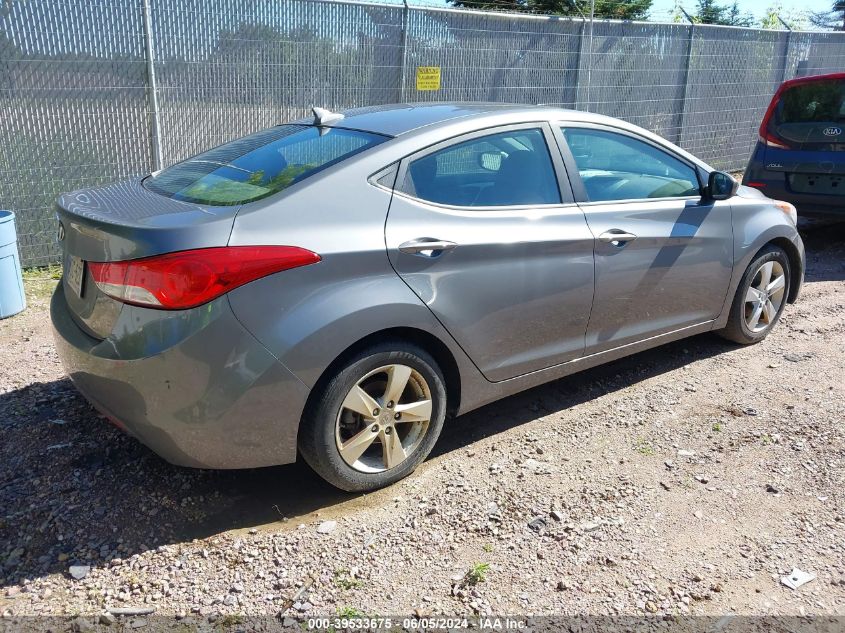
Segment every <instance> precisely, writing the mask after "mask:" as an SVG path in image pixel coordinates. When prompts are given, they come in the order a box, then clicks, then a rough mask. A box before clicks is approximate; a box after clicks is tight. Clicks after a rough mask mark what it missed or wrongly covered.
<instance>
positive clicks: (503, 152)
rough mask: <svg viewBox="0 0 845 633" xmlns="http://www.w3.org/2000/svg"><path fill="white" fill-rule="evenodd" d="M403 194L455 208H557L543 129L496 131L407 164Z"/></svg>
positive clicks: (554, 185) (555, 184)
mask: <svg viewBox="0 0 845 633" xmlns="http://www.w3.org/2000/svg"><path fill="white" fill-rule="evenodd" d="M402 190H403V191H405V192H406V193H409V194H411V195H413V196H415V197H417V198H420V199H422V200H426V201H428V202H435V203H438V204H447V205H451V206H460V207H491V206H518V205H538V204H558V203H560V201H561V200H560V191H559V189H558V185H557V178H556V176H555V170H554V167H553V166H552V159H551V156H550V154H549V148H548V147H547V146H546V140H545V138H544V136H543V132H542V130H539V129H522V130H511V131H508V132H499V133H497V134H490V135H487V136H481V137H476V138H473V139H472V140H469V141H464V142H463V143H456V144H454V145H450V146H449V147H446V148H444V149H441V150H439V151H436V152H432V153H431V154H428V155H426V156H423V157H422V158H418V159H417V160H414V161H412V162H411V163H410V165H409V166H408V171H407V174H406V177H405V183H404V184H403V186H402Z"/></svg>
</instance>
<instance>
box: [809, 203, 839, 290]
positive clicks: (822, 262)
mask: <svg viewBox="0 0 845 633" xmlns="http://www.w3.org/2000/svg"><path fill="white" fill-rule="evenodd" d="M798 230H799V232H800V233H801V239H803V240H804V248H805V250H806V251H807V272H806V278H805V280H806V281H807V282H808V283H812V282H814V281H845V220H836V219H834V220H831V219H815V218H812V219H806V220H805V219H803V218H801V219H800V220H799V223H798Z"/></svg>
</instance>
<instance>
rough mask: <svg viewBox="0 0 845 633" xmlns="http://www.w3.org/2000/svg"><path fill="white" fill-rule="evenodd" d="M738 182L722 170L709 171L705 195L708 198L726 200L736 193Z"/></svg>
mask: <svg viewBox="0 0 845 633" xmlns="http://www.w3.org/2000/svg"><path fill="white" fill-rule="evenodd" d="M737 189H739V183H738V182H737V181H736V180H734V177H733V176H731V175H730V174H727V173H725V172H723V171H714V172H710V177H709V178H708V179H707V189H706V190H705V194H706V197H707V198H708V199H710V200H727V199H728V198H733V197H734V196H735V195H736V190H737Z"/></svg>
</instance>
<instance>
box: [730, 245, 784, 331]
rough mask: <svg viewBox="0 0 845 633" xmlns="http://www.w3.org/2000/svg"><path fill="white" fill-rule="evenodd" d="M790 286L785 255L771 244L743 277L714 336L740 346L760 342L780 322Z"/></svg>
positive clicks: (756, 258)
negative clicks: (724, 323)
mask: <svg viewBox="0 0 845 633" xmlns="http://www.w3.org/2000/svg"><path fill="white" fill-rule="evenodd" d="M791 284H792V273H791V270H790V268H789V258H788V257H787V255H786V253H785V252H784V251H783V249H781V248H778V247H777V246H774V245H771V244H770V245H768V246H766V247H764V248H763V249H762V250H761V251H760V252H759V253H758V254H757V256H756V257H755V258H754V261H752V262H751V264H749V266H748V268H747V269H746V271H745V274H744V275H743V276H742V280H741V281H740V283H739V287H738V288H737V289H736V294H735V295H734V300H733V303H732V304H731V312H730V316H729V318H728V323H727V325H726V326H725V327H724V329H722V330H718V331H717V332H716V333H717V334H718V335H719V336H721V337H723V338H726V339H728V340H730V341H734V342H735V343H740V344H741V345H751V344H753V343H759V342H760V341H762V340H763V339H764V338H766V336H768V335H769V332H771V331H772V328H774V326H775V324H776V323H777V322H778V320H779V319H780V315H781V313H782V312H783V309H784V307H785V306H786V302H787V297H788V296H789V289H790V286H791Z"/></svg>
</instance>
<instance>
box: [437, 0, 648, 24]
mask: <svg viewBox="0 0 845 633" xmlns="http://www.w3.org/2000/svg"><path fill="white" fill-rule="evenodd" d="M450 1H451V3H452V4H453V5H455V6H458V7H466V8H468V9H490V10H496V11H518V12H521V13H542V14H551V15H563V16H571V17H581V16H584V17H589V15H590V0H577V2H576V1H575V0H450ZM595 2H596V7H595V16H596V17H597V18H602V19H608V20H645V19H647V18H648V13H649V11H650V10H651V4H652V2H653V0H595Z"/></svg>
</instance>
